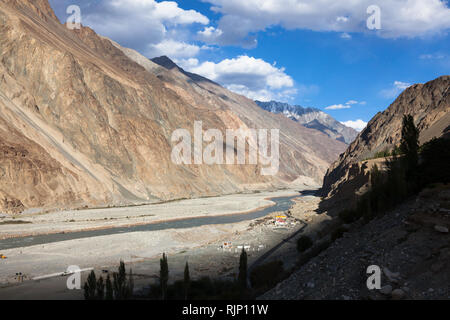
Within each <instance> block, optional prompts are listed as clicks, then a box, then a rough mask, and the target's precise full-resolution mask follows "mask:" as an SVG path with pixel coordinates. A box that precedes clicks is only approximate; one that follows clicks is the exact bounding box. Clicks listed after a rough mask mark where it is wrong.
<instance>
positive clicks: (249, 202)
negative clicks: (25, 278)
mask: <svg viewBox="0 0 450 320" xmlns="http://www.w3.org/2000/svg"><path fill="white" fill-rule="evenodd" d="M298 194H299V192H298V191H296V190H282V191H275V192H261V193H253V194H235V195H227V196H222V197H211V198H199V199H188V200H179V201H173V202H167V203H160V204H152V205H144V206H135V207H121V208H105V209H88V210H69V211H60V212H53V213H47V214H39V215H26V216H20V217H19V218H16V219H13V218H6V217H3V218H2V219H0V223H2V228H1V230H0V239H7V238H17V237H27V236H37V235H48V234H56V233H71V232H80V231H89V230H91V231H92V230H102V229H111V228H120V227H131V226H138V225H146V224H155V223H161V222H169V221H177V220H183V219H191V218H201V217H213V216H224V215H234V214H246V213H250V212H252V211H255V210H259V209H261V208H266V207H270V206H273V205H274V204H275V203H274V202H273V201H271V200H270V199H271V198H277V197H286V196H295V195H298Z"/></svg>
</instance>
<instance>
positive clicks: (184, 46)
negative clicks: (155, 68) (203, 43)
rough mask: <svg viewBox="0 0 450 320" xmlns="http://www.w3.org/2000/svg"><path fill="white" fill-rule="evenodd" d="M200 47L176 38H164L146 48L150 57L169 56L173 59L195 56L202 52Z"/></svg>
mask: <svg viewBox="0 0 450 320" xmlns="http://www.w3.org/2000/svg"><path fill="white" fill-rule="evenodd" d="M200 49H201V48H200V47H199V46H196V45H192V44H188V43H185V42H178V41H175V40H171V39H168V40H163V41H161V42H160V43H157V44H150V45H149V46H148V48H147V50H146V54H147V56H149V57H159V56H168V57H171V58H173V59H177V58H189V57H194V56H196V55H197V54H198V53H199V52H200Z"/></svg>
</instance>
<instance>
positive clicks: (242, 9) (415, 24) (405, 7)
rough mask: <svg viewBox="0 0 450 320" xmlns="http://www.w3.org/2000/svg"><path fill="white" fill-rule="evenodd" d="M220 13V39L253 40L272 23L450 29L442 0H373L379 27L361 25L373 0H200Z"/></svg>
mask: <svg viewBox="0 0 450 320" xmlns="http://www.w3.org/2000/svg"><path fill="white" fill-rule="evenodd" d="M205 1H207V2H210V3H212V4H213V7H212V10H213V11H215V12H217V13H221V14H222V18H221V19H220V21H219V23H218V28H219V29H220V30H222V31H223V34H222V35H221V36H220V37H219V38H218V39H216V41H218V42H220V43H222V44H241V45H244V46H251V45H254V44H255V42H256V37H255V34H256V33H257V32H258V31H262V30H265V29H266V28H268V27H271V26H281V27H284V28H285V29H288V30H293V29H308V30H313V31H335V32H341V33H349V32H371V33H374V32H376V34H378V35H379V36H381V37H388V38H397V37H417V36H426V35H429V34H436V33H442V32H445V31H447V30H448V29H449V28H450V9H449V8H448V6H447V4H446V1H445V0H395V1H393V0H378V1H377V2H376V4H377V5H378V6H379V7H380V8H381V19H382V20H381V27H382V29H381V30H378V31H371V30H368V29H367V27H366V20H367V18H368V17H369V15H368V14H367V11H366V10H367V8H368V7H369V6H370V5H373V4H374V3H373V0H352V1H336V0H321V1H310V0H246V1H242V0H205Z"/></svg>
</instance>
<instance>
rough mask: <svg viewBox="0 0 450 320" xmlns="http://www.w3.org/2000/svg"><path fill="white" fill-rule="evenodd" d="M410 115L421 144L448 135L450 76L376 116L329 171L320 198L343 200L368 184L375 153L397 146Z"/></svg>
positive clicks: (416, 87) (405, 95)
mask: <svg viewBox="0 0 450 320" xmlns="http://www.w3.org/2000/svg"><path fill="white" fill-rule="evenodd" d="M408 114H409V115H412V116H413V117H414V121H415V124H416V126H417V127H418V129H419V130H420V143H421V144H423V143H425V142H427V141H429V140H431V139H432V138H434V137H440V136H443V135H447V134H449V131H450V76H442V77H439V78H437V79H435V80H433V81H430V82H428V83H426V84H416V85H413V86H411V87H409V88H407V89H406V90H405V91H404V92H403V93H402V94H400V96H399V97H398V98H397V99H396V100H395V102H394V103H392V104H391V105H390V106H389V108H387V109H386V110H385V111H384V112H380V113H378V114H377V115H376V116H375V117H374V118H373V119H372V120H371V121H370V122H369V123H368V125H367V127H366V128H365V129H364V130H363V131H362V132H361V133H360V134H359V136H358V137H357V139H356V140H355V141H354V142H353V143H352V144H351V145H350V146H349V147H348V148H347V150H346V151H345V152H344V153H343V154H342V155H341V156H340V157H339V159H338V160H337V161H336V162H335V163H334V164H333V165H332V166H331V167H330V169H329V170H328V172H327V174H326V176H325V179H324V184H323V188H322V195H323V196H325V197H328V198H331V197H333V198H334V199H341V200H345V199H347V198H348V197H350V196H351V195H353V194H354V193H355V190H359V189H360V188H363V187H364V185H365V184H366V183H367V182H368V179H369V176H368V170H370V169H371V166H372V164H373V163H376V162H377V161H378V160H377V159H375V160H371V161H364V160H365V159H370V158H372V157H374V155H375V154H376V153H378V152H381V151H384V150H389V151H390V150H392V149H394V147H395V146H398V145H399V144H400V140H401V129H402V119H403V116H404V115H408Z"/></svg>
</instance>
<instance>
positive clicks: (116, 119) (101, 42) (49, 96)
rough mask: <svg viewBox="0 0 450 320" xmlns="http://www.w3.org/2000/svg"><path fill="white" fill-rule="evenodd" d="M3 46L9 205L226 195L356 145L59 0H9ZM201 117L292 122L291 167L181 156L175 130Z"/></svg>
mask: <svg viewBox="0 0 450 320" xmlns="http://www.w3.org/2000/svg"><path fill="white" fill-rule="evenodd" d="M0 55H1V60H0V75H1V76H0V176H1V180H0V212H9V213H17V212H23V211H30V210H32V209H33V210H39V211H43V210H54V209H59V208H76V207H85V206H89V207H93V206H111V205H127V204H135V203H146V202H151V201H157V200H167V199H176V198H189V197H197V196H208V195H220V194H228V193H236V192H243V191H250V190H260V189H269V188H277V187H283V186H287V185H288V184H289V183H291V182H292V181H297V182H298V181H301V180H302V179H301V177H305V180H307V179H313V180H314V181H316V182H317V183H320V180H321V179H322V177H323V175H324V173H325V172H326V169H327V167H328V166H329V164H330V163H331V162H332V161H333V160H334V159H336V158H337V155H338V154H339V153H341V152H342V151H343V150H344V149H345V145H344V144H343V143H342V144H339V143H336V142H335V141H334V140H332V139H330V138H329V137H327V136H326V135H324V134H322V133H321V132H319V131H317V130H312V129H308V128H305V127H302V126H299V125H298V124H297V123H295V122H293V121H291V120H289V119H286V118H285V117H283V116H280V115H273V114H270V113H269V112H265V111H262V110H261V109H260V108H259V107H258V106H257V105H256V104H255V103H254V102H253V101H250V100H249V99H246V98H244V97H242V96H239V95H236V94H234V93H231V92H230V91H228V90H226V89H224V88H222V87H220V86H219V85H217V84H215V83H213V82H211V81H209V80H207V79H204V78H202V77H199V76H196V75H192V74H187V73H185V72H183V71H182V70H181V69H179V68H178V67H177V68H167V67H164V66H161V65H158V64H156V63H154V62H152V61H150V60H147V59H145V57H143V56H141V55H139V54H138V53H137V52H135V51H133V50H131V49H126V48H121V47H120V46H119V45H118V44H116V43H114V42H112V41H110V40H109V39H106V38H104V37H101V36H98V35H97V34H96V33H95V32H94V31H93V30H91V29H90V28H87V27H82V28H81V29H80V30H73V31H72V30H69V29H67V28H66V27H65V26H64V25H62V24H61V23H60V22H59V21H58V19H57V18H56V16H55V14H54V13H53V11H52V9H51V8H50V6H49V4H48V2H47V0H38V1H31V0H7V1H2V2H0ZM172 67H173V66H172ZM197 120H201V121H203V128H204V130H207V129H211V128H214V129H218V130H220V131H222V132H225V130H226V129H238V128H255V129H259V128H263V129H276V128H279V129H281V132H280V155H281V159H280V170H279V173H278V174H277V175H276V176H262V175H261V174H260V169H261V165H244V166H237V165H236V166H229V165H214V166H208V165H177V164H174V163H173V162H172V161H171V152H172V149H173V147H174V145H175V143H173V142H172V141H171V137H172V133H173V132H174V130H176V129H187V130H189V131H190V132H191V133H192V131H193V125H194V122H195V121H197ZM224 148H234V146H228V145H226V146H224Z"/></svg>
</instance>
